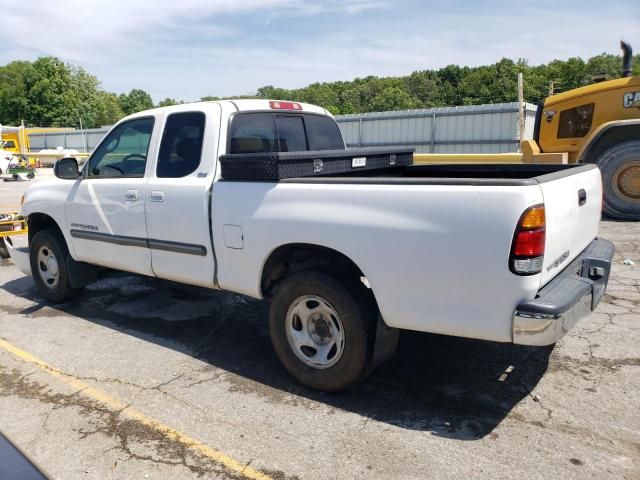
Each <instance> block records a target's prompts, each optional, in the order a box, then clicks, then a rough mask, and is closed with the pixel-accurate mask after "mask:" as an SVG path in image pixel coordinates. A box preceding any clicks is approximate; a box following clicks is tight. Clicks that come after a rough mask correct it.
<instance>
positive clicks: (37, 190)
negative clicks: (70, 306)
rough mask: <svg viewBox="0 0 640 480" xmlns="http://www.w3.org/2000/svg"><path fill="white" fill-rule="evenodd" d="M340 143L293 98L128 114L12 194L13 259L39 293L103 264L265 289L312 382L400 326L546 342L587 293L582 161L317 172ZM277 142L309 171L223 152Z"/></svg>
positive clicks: (356, 374)
mask: <svg viewBox="0 0 640 480" xmlns="http://www.w3.org/2000/svg"><path fill="white" fill-rule="evenodd" d="M339 150H343V151H344V152H343V154H344V155H346V156H348V155H350V151H349V150H345V144H344V142H343V139H342V136H341V134H340V130H339V128H338V126H337V124H336V122H335V120H334V119H333V118H332V116H331V115H330V114H329V112H327V111H326V110H325V109H323V108H320V107H317V106H313V105H307V104H303V103H293V102H284V101H267V100H238V101H218V102H203V103H193V104H186V105H177V106H172V107H165V108H158V109H154V110H149V111H145V112H141V113H136V114H134V115H131V116H128V117H127V118H125V119H123V120H122V121H120V122H119V123H118V124H117V125H115V126H114V127H113V128H112V129H111V131H110V132H109V133H108V134H107V135H106V136H105V138H104V139H103V140H102V142H101V143H100V144H99V145H98V147H97V148H96V149H95V150H94V152H93V153H92V155H91V156H90V158H89V159H88V161H87V162H86V163H85V165H84V166H83V168H82V169H80V168H79V167H78V163H77V162H76V161H75V159H73V158H67V159H63V160H60V161H58V162H57V164H56V166H55V174H56V176H57V177H58V178H56V179H53V180H50V181H41V182H39V183H37V184H34V185H32V186H31V187H30V188H29V189H28V191H27V192H26V194H25V196H24V198H23V205H22V215H23V216H24V217H25V218H27V220H28V237H26V236H25V238H24V239H23V240H22V244H20V240H19V239H18V237H10V238H11V240H10V246H9V247H10V249H11V254H12V257H13V259H14V262H15V263H16V265H18V266H19V267H20V268H21V270H22V271H24V272H25V273H30V274H32V276H33V279H34V281H35V284H36V286H37V289H38V291H39V293H40V295H41V296H42V297H44V298H45V299H47V300H49V301H52V302H64V301H66V300H68V299H69V298H71V297H73V296H75V295H78V294H79V293H80V292H81V290H82V288H83V286H84V285H86V284H88V283H90V282H92V281H94V279H95V278H96V275H97V272H99V271H102V270H104V268H105V267H106V268H108V269H116V270H123V271H127V272H133V273H136V274H142V275H147V276H150V277H158V278H161V279H167V280H172V281H175V282H182V283H185V284H190V285H199V286H202V287H207V288H211V289H223V290H228V291H230V292H237V293H240V294H244V295H248V296H250V297H255V298H257V299H267V300H268V301H270V314H269V319H268V322H269V331H270V336H271V340H272V343H273V346H274V348H275V351H276V352H277V355H278V357H279V359H280V360H281V362H282V364H283V365H284V367H285V368H286V369H287V370H288V371H289V373H290V374H291V375H292V376H293V377H295V379H297V380H298V381H299V382H301V383H302V384H304V385H306V386H308V387H311V388H314V389H319V390H323V391H337V390H341V389H344V388H345V387H347V386H348V385H350V384H351V383H353V382H354V381H357V380H359V379H361V378H363V377H364V376H365V375H366V374H367V373H368V372H370V371H371V370H372V369H373V368H374V367H375V366H376V365H378V364H379V363H381V362H382V361H384V360H385V359H387V358H388V357H389V356H390V355H391V354H392V353H393V352H394V350H395V348H396V344H397V338H398V331H399V330H400V329H407V330H414V331H419V332H431V333H437V334H444V335H456V336H461V337H468V338H475V339H483V340H490V341H496V342H512V343H515V344H522V345H534V346H536V345H539V346H541V345H550V344H553V343H555V342H556V341H557V340H558V339H559V338H560V337H561V336H562V335H564V334H565V333H566V332H567V331H568V330H569V329H570V328H571V327H572V326H573V325H574V324H575V322H576V321H578V320H579V319H581V318H584V317H587V316H589V315H590V313H591V312H592V311H593V310H594V309H595V308H596V306H597V305H598V303H599V301H600V300H601V299H602V296H603V294H604V290H605V288H606V285H607V281H608V277H609V270H610V266H611V259H612V257H613V252H614V247H613V245H612V244H611V242H609V241H607V240H604V239H601V238H598V228H599V222H600V215H601V208H602V181H601V176H600V171H599V170H598V168H597V167H596V166H595V165H591V164H584V165H548V164H547V165H545V164H540V165H534V164H528V165H495V164H494V165H395V166H391V165H389V166H388V168H380V169H362V168H360V167H362V166H364V165H366V162H367V158H366V156H362V152H358V157H357V158H356V157H355V156H354V158H353V161H352V162H351V163H350V164H349V168H347V169H346V170H345V171H340V172H338V173H333V174H328V173H326V172H325V173H323V172H322V170H321V169H322V164H323V162H322V160H323V152H335V151H339ZM282 152H287V153H286V155H289V156H292V155H293V156H294V157H295V156H296V155H299V156H300V158H301V159H311V158H313V162H314V169H315V168H316V167H319V168H320V169H319V170H314V172H316V173H318V174H317V175H310V176H299V177H289V178H281V179H275V180H273V179H272V180H265V179H253V180H251V179H249V180H247V179H238V178H224V175H223V173H224V172H223V170H224V168H221V165H223V164H224V162H223V161H221V159H222V160H225V159H226V161H227V164H229V162H231V166H233V162H234V160H233V159H234V158H235V156H238V155H240V156H242V155H244V156H245V157H247V156H249V157H251V156H255V157H256V158H258V159H260V158H261V157H260V155H262V154H265V153H266V154H273V153H282ZM283 155H284V153H283ZM390 158H395V157H394V156H391V157H390ZM238 161H239V160H238ZM325 161H326V158H325ZM392 164H393V162H392Z"/></svg>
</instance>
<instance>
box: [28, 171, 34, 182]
mask: <svg viewBox="0 0 640 480" xmlns="http://www.w3.org/2000/svg"><path fill="white" fill-rule="evenodd" d="M34 177H35V175H34V174H33V173H31V172H29V173H27V178H28V179H29V180H33V178H34Z"/></svg>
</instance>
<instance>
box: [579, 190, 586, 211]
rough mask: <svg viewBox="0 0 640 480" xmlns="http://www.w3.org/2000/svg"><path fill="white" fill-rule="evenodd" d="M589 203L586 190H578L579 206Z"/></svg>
mask: <svg viewBox="0 0 640 480" xmlns="http://www.w3.org/2000/svg"><path fill="white" fill-rule="evenodd" d="M585 203H587V192H586V190H585V189H584V188H581V189H580V190H578V206H579V207H581V206H583V205H584V204H585Z"/></svg>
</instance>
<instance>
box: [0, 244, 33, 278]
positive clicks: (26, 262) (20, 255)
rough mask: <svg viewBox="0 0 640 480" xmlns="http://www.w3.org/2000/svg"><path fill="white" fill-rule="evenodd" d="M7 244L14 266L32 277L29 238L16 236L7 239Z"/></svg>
mask: <svg viewBox="0 0 640 480" xmlns="http://www.w3.org/2000/svg"><path fill="white" fill-rule="evenodd" d="M5 243H6V245H7V250H9V255H10V256H11V260H12V261H13V264H14V265H15V266H16V267H18V269H19V270H20V271H21V272H22V273H24V274H25V275H31V261H30V259H29V237H28V236H27V235H15V236H12V237H6V238H5Z"/></svg>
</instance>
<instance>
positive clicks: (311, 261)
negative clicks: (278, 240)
mask: <svg viewBox="0 0 640 480" xmlns="http://www.w3.org/2000/svg"><path fill="white" fill-rule="evenodd" d="M326 267H330V268H331V269H332V271H334V272H338V273H340V274H342V275H348V276H350V277H352V278H357V279H358V280H359V279H360V278H361V277H366V276H365V274H364V273H363V271H362V269H361V268H360V267H359V266H358V265H357V264H356V263H355V262H354V261H353V260H352V259H351V258H349V257H348V256H347V255H345V254H344V253H342V252H339V251H337V250H335V249H333V248H330V247H325V246H323V245H316V244H310V243H289V244H284V245H280V246H279V247H277V248H275V249H274V250H272V251H271V253H270V254H269V255H268V257H267V259H266V260H265V262H264V263H263V266H262V271H261V274H260V292H261V294H262V296H266V297H269V296H271V295H272V293H273V290H274V288H275V286H276V285H277V284H278V283H279V282H280V281H281V280H283V279H284V278H286V277H287V276H288V275H290V274H292V273H295V272H299V271H303V270H309V269H312V268H326Z"/></svg>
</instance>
